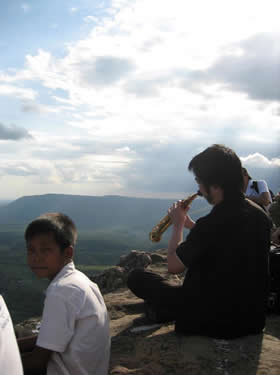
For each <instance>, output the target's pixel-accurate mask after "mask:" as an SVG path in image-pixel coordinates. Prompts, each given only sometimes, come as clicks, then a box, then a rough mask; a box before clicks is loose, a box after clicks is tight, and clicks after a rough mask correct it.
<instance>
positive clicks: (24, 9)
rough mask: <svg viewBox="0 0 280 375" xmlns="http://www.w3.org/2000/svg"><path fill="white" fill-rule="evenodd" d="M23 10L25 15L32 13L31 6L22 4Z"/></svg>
mask: <svg viewBox="0 0 280 375" xmlns="http://www.w3.org/2000/svg"><path fill="white" fill-rule="evenodd" d="M21 9H22V10H23V12H24V13H28V12H30V10H31V7H30V5H29V4H27V3H23V4H21Z"/></svg>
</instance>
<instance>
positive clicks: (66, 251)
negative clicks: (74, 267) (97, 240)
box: [64, 246, 74, 259]
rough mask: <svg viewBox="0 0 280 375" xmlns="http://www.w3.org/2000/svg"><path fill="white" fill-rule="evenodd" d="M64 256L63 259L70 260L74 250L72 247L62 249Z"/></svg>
mask: <svg viewBox="0 0 280 375" xmlns="http://www.w3.org/2000/svg"><path fill="white" fill-rule="evenodd" d="M64 255H65V258H69V259H72V258H73V256H74V248H73V246H68V247H66V248H65V249H64Z"/></svg>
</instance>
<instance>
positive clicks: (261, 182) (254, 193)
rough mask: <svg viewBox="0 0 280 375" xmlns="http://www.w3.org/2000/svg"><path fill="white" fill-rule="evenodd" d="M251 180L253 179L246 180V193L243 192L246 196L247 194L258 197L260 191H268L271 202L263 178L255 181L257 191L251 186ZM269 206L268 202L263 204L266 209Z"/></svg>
mask: <svg viewBox="0 0 280 375" xmlns="http://www.w3.org/2000/svg"><path fill="white" fill-rule="evenodd" d="M253 182H254V181H253V180H249V181H248V186H247V189H246V193H245V195H246V197H249V196H254V197H258V196H259V195H261V194H262V193H268V194H269V197H270V202H272V199H271V196H270V192H269V189H268V186H267V183H266V182H265V181H264V180H258V181H256V182H257V185H258V189H259V192H257V191H256V189H254V188H253ZM269 206H270V204H269V205H267V206H265V208H266V209H268V207H269Z"/></svg>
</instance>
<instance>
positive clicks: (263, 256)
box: [176, 197, 271, 338]
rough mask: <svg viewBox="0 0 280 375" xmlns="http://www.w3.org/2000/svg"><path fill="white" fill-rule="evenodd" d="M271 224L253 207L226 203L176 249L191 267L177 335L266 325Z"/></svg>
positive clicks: (237, 332)
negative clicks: (179, 333)
mask: <svg viewBox="0 0 280 375" xmlns="http://www.w3.org/2000/svg"><path fill="white" fill-rule="evenodd" d="M270 229H271V221H270V219H269V218H268V216H267V215H266V214H265V213H264V212H263V210H262V209H260V208H259V207H258V206H257V205H256V204H254V203H253V202H251V201H249V200H247V199H244V197H242V198H241V197H238V198H236V199H233V200H224V201H222V202H221V203H219V204H217V205H216V206H214V207H213V209H212V211H211V212H210V213H209V214H208V215H207V216H205V217H203V218H201V219H199V220H198V221H197V222H196V225H195V226H194V228H193V229H192V230H191V231H190V233H189V235H188V236H187V238H186V241H185V242H183V243H182V244H181V245H180V246H179V247H178V248H177V250H176V252H177V255H178V257H179V258H180V259H181V261H182V262H183V263H184V265H185V266H186V268H187V274H186V276H185V280H184V284H183V301H182V304H183V308H182V309H181V312H180V313H179V316H178V317H177V319H176V331H177V332H183V333H190V334H206V335H210V336H214V337H224V338H231V337H238V336H242V335H246V334H250V333H258V332H260V331H261V330H262V329H263V327H264V325H265V312H266V298H267V292H268V253H269V247H270Z"/></svg>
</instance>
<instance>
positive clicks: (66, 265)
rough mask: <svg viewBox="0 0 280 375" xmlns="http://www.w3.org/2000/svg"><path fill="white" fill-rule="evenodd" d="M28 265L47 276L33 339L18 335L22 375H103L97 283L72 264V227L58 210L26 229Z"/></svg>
mask: <svg viewBox="0 0 280 375" xmlns="http://www.w3.org/2000/svg"><path fill="white" fill-rule="evenodd" d="M25 240H26V245H27V263H28V265H29V267H30V268H31V270H32V271H33V272H34V273H35V274H36V276H38V277H39V278H48V279H49V280H50V284H49V286H48V288H47V291H46V299H45V303H44V309H43V315H42V320H41V327H40V331H39V334H38V337H31V338H23V339H19V340H18V343H19V347H20V349H21V352H23V353H22V361H23V367H24V370H25V371H26V373H27V372H28V373H32V374H34V373H35V374H44V373H45V371H47V372H46V373H47V375H58V374H63V375H64V374H65V375H80V374H83V375H86V374H95V375H105V374H107V373H108V363H109V355H110V334H109V319H108V314H107V309H106V306H105V303H104V300H103V297H102V295H101V293H100V291H99V289H98V286H97V285H96V284H94V283H93V282H92V281H90V280H89V279H88V278H87V277H86V276H85V275H84V274H83V273H81V272H80V271H78V270H76V269H75V266H74V263H73V259H72V258H73V253H74V245H75V243H76V240H77V230H76V227H75V225H74V223H73V221H72V220H71V219H70V218H69V217H68V216H66V215H64V214H62V213H47V214H44V215H42V216H40V217H39V218H37V219H35V220H34V221H33V222H31V223H30V224H29V225H28V227H27V229H26V231H25Z"/></svg>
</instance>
